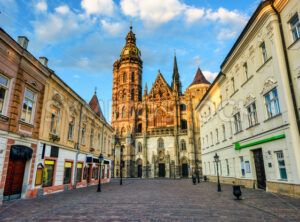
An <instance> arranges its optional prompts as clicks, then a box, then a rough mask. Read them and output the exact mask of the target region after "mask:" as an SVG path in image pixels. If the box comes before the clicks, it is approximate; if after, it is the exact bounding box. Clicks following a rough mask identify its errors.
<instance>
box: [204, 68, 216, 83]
mask: <svg viewBox="0 0 300 222" xmlns="http://www.w3.org/2000/svg"><path fill="white" fill-rule="evenodd" d="M202 73H203V75H204V76H205V78H206V79H207V80H208V81H209V82H211V83H212V82H213V81H214V79H215V78H216V77H217V75H218V73H217V72H210V71H202Z"/></svg>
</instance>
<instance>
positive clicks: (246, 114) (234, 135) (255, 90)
mask: <svg viewBox="0 0 300 222" xmlns="http://www.w3.org/2000/svg"><path fill="white" fill-rule="evenodd" d="M299 9H300V4H299V1H296V0H291V1H284V0H278V1H275V2H274V5H272V3H270V1H264V2H262V3H261V4H260V5H259V6H258V8H257V10H256V11H255V13H254V15H253V16H252V17H251V19H250V21H249V23H248V25H247V26H246V28H245V29H244V30H243V32H242V34H241V36H240V37H239V39H238V41H237V42H236V43H235V45H234V47H233V48H232V49H231V51H230V52H229V54H228V56H227V57H226V59H225V61H224V62H223V64H222V66H221V72H220V74H219V75H218V77H217V78H216V80H215V81H214V83H213V84H212V87H210V89H209V90H208V92H207V94H206V95H205V96H204V97H203V99H202V101H201V102H200V104H199V105H198V107H197V110H198V111H199V116H200V124H201V125H200V135H201V147H202V161H203V164H202V167H203V173H204V175H207V176H209V177H210V178H211V179H212V180H215V178H216V175H217V171H219V174H220V176H221V181H223V182H226V183H232V182H234V183H236V184H241V185H245V186H246V187H250V188H252V187H253V188H262V189H266V190H267V191H272V192H279V193H283V194H289V195H294V196H300V193H299V186H300V164H299V163H300V162H299V158H300V151H299V144H300V137H299V129H298V126H297V115H296V112H297V107H299V101H298V99H297V98H298V97H299V93H297V91H298V90H299V86H298V85H297V77H296V75H297V74H296V72H295V70H297V67H298V66H297V62H296V61H299V59H300V54H299V50H298V51H295V50H294V49H293V48H295V47H299V46H300V45H299V44H300V42H299V39H294V40H293V41H291V38H290V36H292V32H291V29H288V28H287V27H291V24H290V22H291V19H290V20H289V19H287V14H289V15H290V16H289V17H290V18H294V17H293V16H298V14H297V13H296V11H297V10H298V11H299ZM275 10H276V11H278V12H279V15H280V18H284V19H281V20H282V23H281V24H280V20H279V18H278V14H277V13H276V11H275ZM280 25H282V28H283V30H284V36H285V37H286V38H282V36H281V32H280V29H281V26H280ZM284 40H286V41H288V42H287V43H286V46H287V48H285V47H284V45H283V44H282V43H283V42H284ZM289 45H290V46H289ZM288 46H289V47H288ZM285 50H286V51H287V57H286V56H285V53H284V51H285ZM287 61H290V62H291V63H290V64H294V65H293V66H291V67H290V69H291V70H292V71H291V72H290V73H289V68H288V66H287V64H288V62H287ZM290 74H291V81H289V75H290ZM292 86H293V87H292ZM291 90H292V92H293V93H295V94H297V95H296V96H295V97H296V100H295V101H293V100H294V98H295V97H294V98H293V95H292V94H293V93H291ZM293 90H294V91H293ZM294 102H296V105H295V103H294ZM297 104H298V106H297ZM295 110H296V112H295ZM216 153H217V154H218V156H219V161H218V165H217V164H216V162H215V160H214V156H215V154H216Z"/></svg>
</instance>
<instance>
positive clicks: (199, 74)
mask: <svg viewBox="0 0 300 222" xmlns="http://www.w3.org/2000/svg"><path fill="white" fill-rule="evenodd" d="M201 83H205V84H210V82H208V81H207V79H206V78H205V76H204V75H203V73H202V71H201V70H200V68H199V67H198V69H197V73H196V75H195V77H194V80H193V82H192V84H191V85H190V86H192V85H196V84H201Z"/></svg>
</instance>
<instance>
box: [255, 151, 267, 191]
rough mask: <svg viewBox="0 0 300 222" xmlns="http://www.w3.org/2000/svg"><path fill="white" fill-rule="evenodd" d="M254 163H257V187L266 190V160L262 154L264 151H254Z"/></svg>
mask: <svg viewBox="0 0 300 222" xmlns="http://www.w3.org/2000/svg"><path fill="white" fill-rule="evenodd" d="M253 155H254V162H255V170H256V178H257V186H258V188H261V189H266V174H265V166H264V158H263V154H262V150H261V149H258V150H254V151H253Z"/></svg>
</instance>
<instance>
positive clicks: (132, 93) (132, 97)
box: [131, 89, 134, 100]
mask: <svg viewBox="0 0 300 222" xmlns="http://www.w3.org/2000/svg"><path fill="white" fill-rule="evenodd" d="M131 100H134V89H132V90H131Z"/></svg>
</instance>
